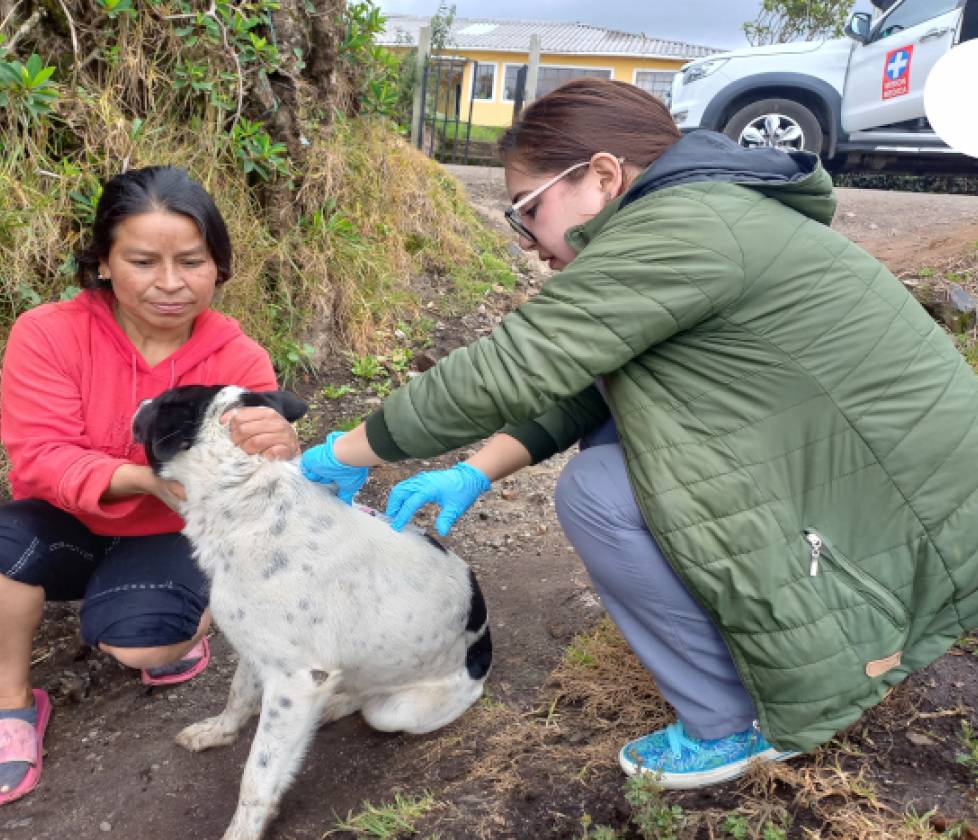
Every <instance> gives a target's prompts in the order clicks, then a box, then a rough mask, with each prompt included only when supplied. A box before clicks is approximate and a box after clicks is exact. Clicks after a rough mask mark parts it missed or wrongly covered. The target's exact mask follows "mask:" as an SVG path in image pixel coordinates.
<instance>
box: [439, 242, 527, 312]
mask: <svg viewBox="0 0 978 840" xmlns="http://www.w3.org/2000/svg"><path fill="white" fill-rule="evenodd" d="M481 248H482V249H481V250H479V251H478V254H477V257H476V259H475V260H472V261H470V262H468V263H462V264H460V265H458V266H456V267H455V268H454V269H453V270H452V271H451V272H450V274H449V276H450V277H451V279H452V282H453V284H454V286H455V291H456V301H455V303H456V307H462V308H464V309H467V308H469V307H471V306H473V305H474V304H476V303H478V301H479V300H480V299H481V298H484V297H485V296H486V295H487V294H488V293H489V292H490V291H491V290H492V289H493V287H495V286H502V287H503V288H504V289H507V290H512V289H514V288H515V287H516V275H515V274H513V272H512V270H511V269H510V267H509V264H508V263H507V262H506V261H505V260H503V259H502V258H501V257H500V256H498V255H497V254H496V253H495V252H494V250H493V243H492V242H491V241H483V243H482V244H481Z"/></svg>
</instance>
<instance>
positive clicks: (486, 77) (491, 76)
mask: <svg viewBox="0 0 978 840" xmlns="http://www.w3.org/2000/svg"><path fill="white" fill-rule="evenodd" d="M495 96H496V65H495V64H480V63H479V62H476V63H475V67H474V68H473V70H472V98H473V99H488V100H491V99H494V98H495Z"/></svg>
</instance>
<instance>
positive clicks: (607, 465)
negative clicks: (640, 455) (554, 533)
mask: <svg viewBox="0 0 978 840" xmlns="http://www.w3.org/2000/svg"><path fill="white" fill-rule="evenodd" d="M554 505H555V506H556V509H557V517H558V519H559V520H560V523H561V525H562V526H563V527H564V530H565V531H566V530H567V529H568V527H571V528H573V527H574V526H575V525H577V526H585V527H595V526H599V525H602V524H603V525H609V524H612V523H611V520H614V523H613V524H614V526H615V527H636V526H637V527H642V526H643V523H642V518H641V514H640V513H639V510H638V505H637V503H636V502H635V497H634V496H633V495H632V490H631V485H630V484H629V482H628V475H627V472H626V470H625V461H624V456H623V455H622V452H621V447H619V446H616V445H611V444H607V445H602V446H593V447H590V448H588V449H585V450H584V451H583V452H581V453H579V454H578V455H575V456H574V457H573V458H572V459H571V460H570V461H569V462H568V463H567V466H565V467H564V469H563V471H562V472H561V474H560V477H559V478H558V479H557V485H556V488H555V490H554Z"/></svg>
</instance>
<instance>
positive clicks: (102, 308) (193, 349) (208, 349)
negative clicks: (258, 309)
mask: <svg viewBox="0 0 978 840" xmlns="http://www.w3.org/2000/svg"><path fill="white" fill-rule="evenodd" d="M76 300H77V301H78V302H79V304H80V305H81V306H83V307H84V308H85V309H87V310H88V312H89V313H90V314H91V316H92V320H93V322H94V327H95V329H97V330H98V332H99V334H100V335H101V336H102V338H103V339H104V341H105V343H106V344H107V345H108V346H109V347H111V348H112V350H113V351H114V352H116V353H118V354H119V356H120V357H121V358H122V359H123V360H124V361H125V363H126V366H127V367H130V368H131V369H132V371H133V374H134V375H141V376H146V377H158V376H160V375H161V369H162V370H163V371H165V373H162V375H163V376H164V377H165V378H166V379H168V380H169V385H168V387H172V386H174V385H176V384H177V382H179V380H180V378H181V377H182V376H183V375H184V374H186V373H187V371H189V370H192V369H193V368H195V367H196V366H197V365H199V364H200V363H201V362H203V361H204V360H205V359H207V358H208V357H209V356H211V355H213V354H214V352H215V351H217V350H219V349H220V348H221V347H223V346H224V345H225V344H227V343H228V342H230V341H233V340H234V339H235V338H236V337H237V336H239V335H241V329H240V327H238V325H237V322H236V321H234V319H233V318H229V317H227V316H226V315H221V314H220V313H217V312H214V311H213V310H211V309H205V310H204V311H203V312H201V313H200V315H198V316H197V318H196V320H195V321H194V326H193V332H192V333H191V336H190V340H189V341H187V342H186V343H185V344H184V345H183V346H182V347H180V349H179V350H177V351H176V352H175V353H173V354H172V355H170V356H168V357H167V358H166V359H165V360H164V361H163V362H160V364H159V365H157V366H156V367H155V368H154V367H150V366H149V365H148V364H147V363H146V360H145V359H144V358H143V357H142V355H141V354H140V353H139V351H137V350H136V348H135V347H134V346H133V343H132V342H131V341H130V340H129V336H127V335H126V334H125V332H123V330H122V327H120V326H119V324H118V323H117V322H116V320H115V317H114V316H113V315H112V293H111V292H108V291H103V290H87V291H84V292H82V293H81V294H80V295H78V297H77V298H76ZM164 366H165V367H164Z"/></svg>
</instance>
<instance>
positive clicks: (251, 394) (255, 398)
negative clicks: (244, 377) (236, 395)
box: [241, 391, 309, 423]
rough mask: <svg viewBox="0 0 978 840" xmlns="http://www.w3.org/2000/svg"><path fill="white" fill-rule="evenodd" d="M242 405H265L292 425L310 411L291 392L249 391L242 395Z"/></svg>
mask: <svg viewBox="0 0 978 840" xmlns="http://www.w3.org/2000/svg"><path fill="white" fill-rule="evenodd" d="M241 405H246V406H256V405H264V406H267V407H268V408H272V409H275V411H277V412H278V413H279V414H281V415H282V416H283V417H284V418H285V419H286V420H288V421H289V422H290V423H294V422H295V421H296V420H298V419H299V418H300V417H302V415H303V414H305V413H306V412H307V411H308V410H309V406H308V405H306V404H305V403H304V402H303V401H302V400H300V399H299V398H298V397H297V396H296V395H295V394H293V393H291V392H290V391H248V392H246V393H244V394H242V395H241Z"/></svg>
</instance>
